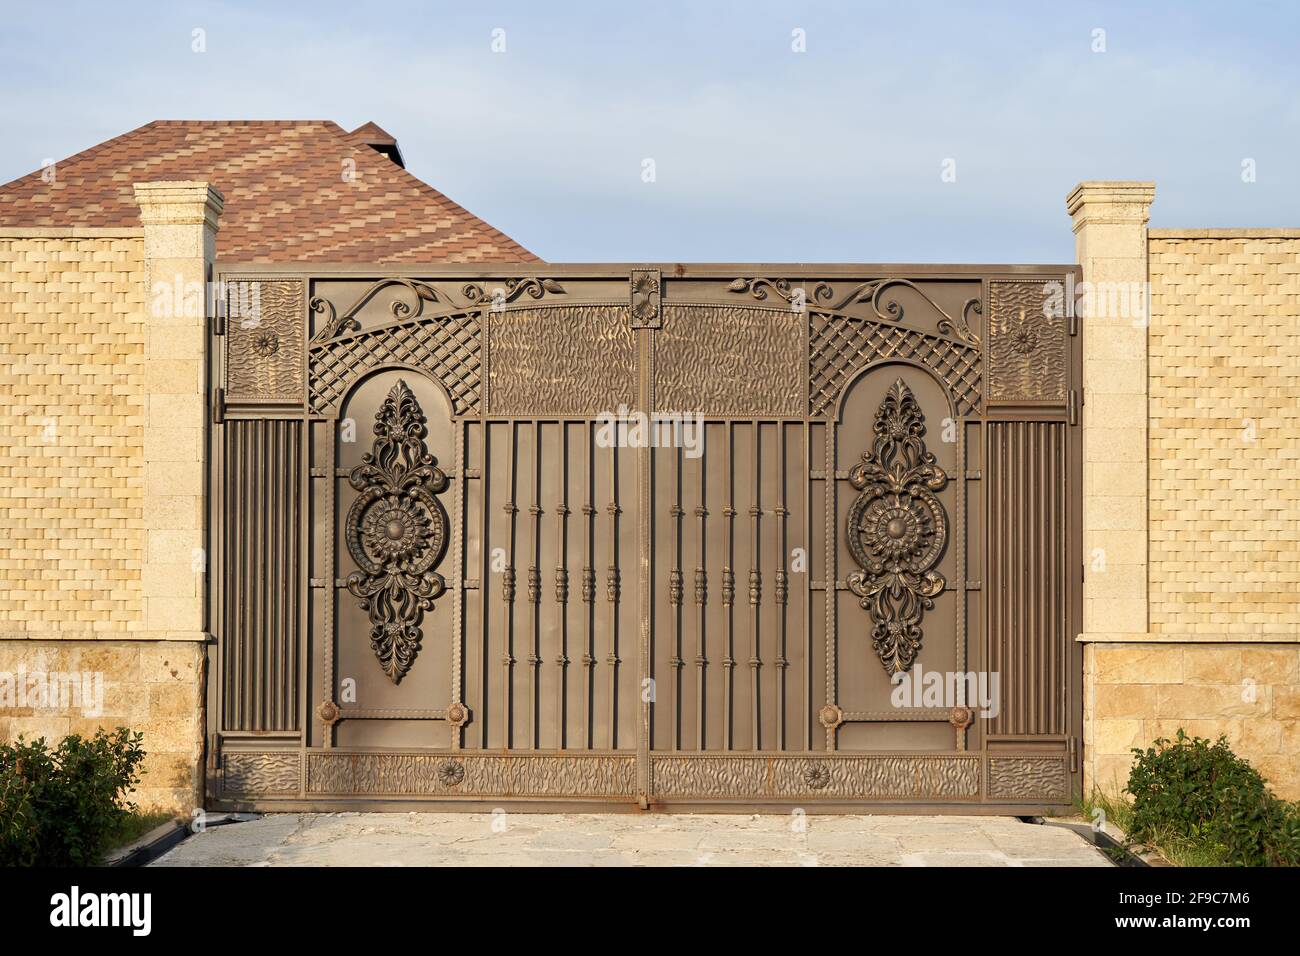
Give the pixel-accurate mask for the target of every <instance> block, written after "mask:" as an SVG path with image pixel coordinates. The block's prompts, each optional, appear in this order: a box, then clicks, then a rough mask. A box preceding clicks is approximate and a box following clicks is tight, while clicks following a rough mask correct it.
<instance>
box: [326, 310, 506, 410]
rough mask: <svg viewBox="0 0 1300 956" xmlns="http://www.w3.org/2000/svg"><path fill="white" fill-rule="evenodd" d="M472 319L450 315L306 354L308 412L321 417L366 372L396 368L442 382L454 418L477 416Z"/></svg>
mask: <svg viewBox="0 0 1300 956" xmlns="http://www.w3.org/2000/svg"><path fill="white" fill-rule="evenodd" d="M480 343H481V339H480V336H479V322H478V319H477V318H475V317H474V316H472V315H452V316H445V317H440V318H427V319H422V320H420V321H419V322H416V323H408V324H405V325H396V326H391V327H389V328H386V329H378V330H375V331H373V332H360V333H357V334H355V335H350V336H346V337H344V338H340V339H335V340H334V341H332V342H326V343H324V344H323V345H319V346H315V347H313V348H312V350H311V409H312V411H313V412H324V411H326V410H328V409H331V408H333V407H335V406H336V405H337V404H338V402H339V400H340V399H341V398H342V397H343V395H344V394H345V393H346V392H347V390H348V388H350V387H351V385H352V383H353V382H355V381H356V379H357V377H358V376H359V375H363V374H365V373H366V372H368V371H369V370H370V369H372V368H375V367H376V366H379V365H383V364H391V363H401V364H403V365H410V366H414V367H415V368H420V369H424V370H425V371H427V372H428V373H429V374H430V375H432V376H433V377H434V378H436V379H437V380H438V381H440V382H442V384H443V386H444V387H445V388H446V389H447V392H448V393H449V394H450V395H451V400H452V407H453V410H454V411H455V413H456V414H457V415H464V414H467V413H469V412H474V411H477V409H478V403H479V393H480V388H479V385H480V381H481V378H482V346H481V344H480Z"/></svg>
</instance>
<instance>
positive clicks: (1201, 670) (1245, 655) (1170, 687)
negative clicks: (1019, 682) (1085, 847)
mask: <svg viewBox="0 0 1300 956" xmlns="http://www.w3.org/2000/svg"><path fill="white" fill-rule="evenodd" d="M1084 685H1085V694H1084V788H1085V790H1088V791H1091V790H1092V789H1093V788H1094V787H1095V788H1098V789H1100V790H1102V791H1105V792H1110V793H1114V792H1117V791H1118V790H1120V789H1121V788H1122V787H1123V786H1124V784H1125V783H1126V782H1127V780H1128V772H1129V767H1130V766H1131V764H1132V762H1133V755H1132V753H1131V752H1130V748H1132V747H1143V748H1145V747H1148V746H1150V744H1151V742H1152V741H1154V740H1155V739H1156V738H1157V737H1173V736H1174V734H1175V733H1177V731H1178V728H1180V727H1181V728H1183V730H1185V731H1186V732H1187V733H1188V734H1191V735H1195V736H1198V737H1208V738H1211V739H1214V738H1217V737H1218V736H1219V734H1226V735H1227V737H1228V741H1229V743H1230V744H1231V745H1232V748H1233V750H1234V751H1235V752H1236V753H1237V754H1238V755H1239V756H1242V757H1245V758H1246V759H1247V760H1249V761H1250V762H1251V763H1252V764H1253V765H1254V766H1255V767H1256V769H1258V770H1259V771H1260V772H1261V773H1262V774H1263V775H1264V776H1265V778H1267V780H1268V782H1269V783H1270V785H1271V786H1272V787H1273V789H1274V790H1275V791H1276V792H1277V794H1278V795H1279V796H1283V797H1286V798H1288V799H1292V800H1294V799H1300V647H1297V646H1296V645H1294V644H1239V643H1238V644H1199V643H1197V644H1159V643H1147V644H1138V643H1133V644H1089V645H1087V647H1086V648H1085V650H1084Z"/></svg>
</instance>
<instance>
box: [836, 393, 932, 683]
mask: <svg viewBox="0 0 1300 956" xmlns="http://www.w3.org/2000/svg"><path fill="white" fill-rule="evenodd" d="M873 433H874V441H873V443H872V447H871V451H870V452H866V453H864V454H863V456H862V461H860V462H859V463H858V464H856V465H854V466H853V470H852V471H851V472H849V482H850V483H851V484H852V485H853V487H854V488H856V489H858V497H857V499H856V500H855V501H854V502H853V505H852V507H850V508H849V517H848V527H847V537H848V544H849V551H850V552H852V554H853V558H854V560H855V561H857V562H858V566H859V567H860V568H861V569H862V570H860V571H854V572H853V573H852V574H850V575H849V578H848V583H849V589H850V590H851V591H852V592H853V593H854V594H856V595H858V597H860V598H861V599H862V606H863V608H865V609H866V610H867V611H868V612H870V614H871V620H872V624H873V626H872V629H871V643H872V647H873V648H874V649H875V652H876V654H877V656H879V658H880V662H881V663H882V664H883V665H884V666H885V671H886V672H887V673H889V674H896V673H898V672H900V671H905V670H907V669H908V668H910V667H911V666H912V663H913V662H914V661H915V660H916V655H917V652H918V651H920V649H921V617H922V615H923V614H924V612H925V611H926V610H928V609H930V608H933V607H934V599H935V597H936V596H937V595H938V594H939V593H940V592H941V591H942V590H943V586H944V579H943V575H941V574H939V573H938V572H937V571H935V570H934V566H935V564H936V562H938V560H939V557H940V555H942V554H943V549H944V546H945V545H946V544H947V541H948V515H947V513H946V512H945V511H944V509H943V505H942V504H940V503H939V499H938V497H937V496H936V495H935V492H936V491H940V490H941V489H942V488H943V486H944V485H946V484H947V483H948V476H947V475H946V474H945V473H944V470H943V469H942V468H940V467H939V465H938V463H937V462H936V461H935V457H934V455H933V454H932V453H931V452H930V451H929V450H927V449H926V446H925V440H924V436H925V416H924V415H923V414H922V413H921V408H920V406H919V405H918V404H917V402H916V399H915V398H914V397H913V395H912V392H911V390H910V389H909V388H908V387H907V385H906V384H905V383H904V382H903V380H902V379H901V378H900V379H898V380H897V381H895V382H894V384H893V385H892V386H890V388H889V391H888V392H886V393H885V398H884V400H883V401H882V402H881V403H880V407H879V408H878V409H877V410H876V421H875V424H874V426H873Z"/></svg>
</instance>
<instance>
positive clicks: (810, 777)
mask: <svg viewBox="0 0 1300 956" xmlns="http://www.w3.org/2000/svg"><path fill="white" fill-rule="evenodd" d="M803 782H804V784H805V785H807V787H808V789H810V790H821V789H823V788H825V786H826V785H827V784H828V783H830V782H831V771H830V768H829V767H827V766H826V765H825V764H821V763H810V764H808V766H806V767H804V768H803Z"/></svg>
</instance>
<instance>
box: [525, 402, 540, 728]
mask: <svg viewBox="0 0 1300 956" xmlns="http://www.w3.org/2000/svg"><path fill="white" fill-rule="evenodd" d="M532 485H533V501H532V504H531V505H529V506H528V514H529V517H530V518H531V527H530V528H529V535H530V537H531V538H532V540H531V541H530V543H529V546H530V547H531V548H532V560H531V562H530V563H529V565H528V605H529V607H528V627H529V630H530V631H531V632H532V633H531V638H532V650H531V652H530V653H529V655H528V746H530V747H532V748H533V749H534V750H536V749H537V748H538V747H540V746H541V727H540V726H539V724H540V717H541V713H540V710H541V700H540V699H539V696H538V690H539V688H538V682H539V681H540V679H541V673H540V671H541V666H542V657H541V653H540V652H541V628H542V621H541V613H542V611H541V600H542V571H541V565H540V563H539V560H540V554H539V552H540V551H541V547H542V526H541V519H542V506H541V496H542V423H541V422H540V421H536V422H533V481H532Z"/></svg>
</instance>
